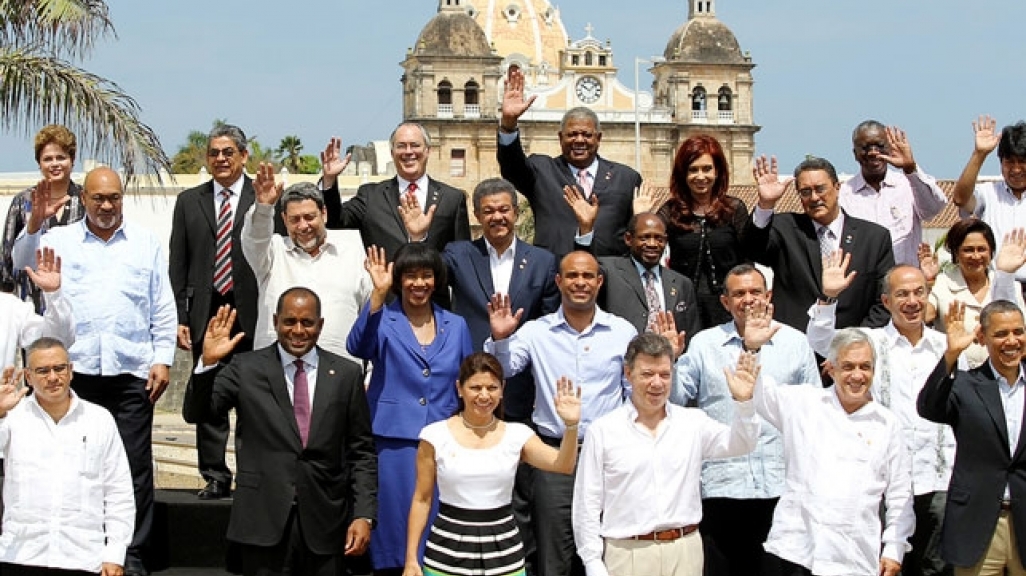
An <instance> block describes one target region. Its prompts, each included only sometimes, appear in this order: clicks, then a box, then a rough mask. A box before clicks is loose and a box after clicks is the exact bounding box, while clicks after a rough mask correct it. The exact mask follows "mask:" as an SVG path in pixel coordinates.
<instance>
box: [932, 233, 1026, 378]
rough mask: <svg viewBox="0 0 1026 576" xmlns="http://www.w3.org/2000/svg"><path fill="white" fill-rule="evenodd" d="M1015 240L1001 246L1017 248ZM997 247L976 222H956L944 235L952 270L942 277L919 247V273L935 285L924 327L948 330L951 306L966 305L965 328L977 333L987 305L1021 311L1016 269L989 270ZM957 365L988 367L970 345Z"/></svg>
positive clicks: (934, 261) (978, 346)
mask: <svg viewBox="0 0 1026 576" xmlns="http://www.w3.org/2000/svg"><path fill="white" fill-rule="evenodd" d="M1019 237H1021V230H1020V231H1019ZM1015 238H1017V237H1016V236H1015V235H1014V234H1010V235H1008V236H1006V237H1005V239H1004V242H1003V246H1005V245H1008V246H1009V247H1012V245H1016V240H1015ZM996 246H997V242H996V240H995V238H994V231H993V230H992V229H991V228H990V226H988V225H987V223H986V222H984V221H983V220H980V219H979V218H966V219H964V220H959V221H958V222H955V224H954V225H953V226H952V227H951V229H950V230H948V235H947V238H945V240H944V247H945V248H946V249H947V250H948V253H949V254H951V261H952V263H954V264H955V266H951V267H948V268H947V269H945V270H944V271H943V272H942V271H941V270H940V266H939V263H938V261H937V258H936V257H935V256H934V254H933V253H932V251H931V250H930V245H929V244H921V245H920V246H919V267H920V269H921V270H922V271H923V275H925V276H926V280H927V282H928V283H932V284H933V289H932V290H931V291H930V299H929V303H928V304H927V308H926V315H925V316H926V321H927V322H933V327H934V328H935V329H937V330H939V331H940V332H944V331H945V330H947V327H946V326H945V325H944V316H945V315H946V314H947V313H948V308H949V307H950V306H951V303H952V302H961V303H963V304H965V322H964V323H965V329H966V330H968V331H969V332H973V331H975V330H976V327H977V326H978V325H979V323H980V311H981V310H983V307H984V306H986V305H987V304H990V302H991V300H999V299H1008V300H1012V301H1013V302H1015V303H1016V304H1018V305H1019V308H1020V309H1023V308H1024V305H1023V298H1022V292H1021V291H1020V290H1019V288H1018V284H1016V282H1015V276H1014V273H1015V270H1016V269H1017V268H1018V266H1013V267H1012V268H1011V270H1010V272H1009V271H1006V272H1005V273H999V272H998V271H996V270H995V269H994V267H993V266H991V261H992V260H993V259H994V256H995V253H996ZM1019 253H1020V254H1021V253H1022V246H1019ZM1013 262H1015V260H1013ZM999 268H1000V266H999ZM1013 299H1014V300H1013ZM959 360H960V361H964V363H965V365H964V366H963V368H976V367H977V366H980V365H981V364H983V363H984V362H986V361H987V349H986V348H985V347H984V346H983V345H982V344H980V343H973V344H970V345H969V347H968V348H966V349H965V351H964V352H962V356H961V358H960V359H959Z"/></svg>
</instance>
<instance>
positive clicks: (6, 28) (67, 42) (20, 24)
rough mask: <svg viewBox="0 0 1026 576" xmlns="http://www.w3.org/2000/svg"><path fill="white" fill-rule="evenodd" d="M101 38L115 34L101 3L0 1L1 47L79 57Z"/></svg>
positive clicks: (90, 0)
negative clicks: (22, 47)
mask: <svg viewBox="0 0 1026 576" xmlns="http://www.w3.org/2000/svg"><path fill="white" fill-rule="evenodd" d="M104 36H116V33H115V31H114V24H113V22H112V21H111V20H110V16H109V12H108V9H107V3H106V2H104V1H103V0H0V45H2V46H35V47H38V48H39V49H41V50H42V51H44V52H47V53H49V54H52V55H54V56H67V57H70V58H81V57H83V56H85V55H86V54H88V53H89V52H90V51H91V50H92V48H93V44H94V42H95V41H96V40H98V39H100V38H102V37H104Z"/></svg>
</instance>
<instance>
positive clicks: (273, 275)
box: [242, 163, 373, 360]
mask: <svg viewBox="0 0 1026 576" xmlns="http://www.w3.org/2000/svg"><path fill="white" fill-rule="evenodd" d="M253 188H254V190H255V192H256V204H254V205H253V207H252V208H250V210H249V212H247V213H246V217H245V222H243V225H242V253H243V254H245V256H246V260H247V261H248V262H249V264H250V266H252V267H253V272H254V274H255V275H256V279H257V284H258V285H259V286H260V298H259V300H258V302H259V304H258V306H257V310H258V312H257V322H256V333H255V334H254V335H253V348H254V349H260V348H265V347H267V346H270V345H271V344H273V343H274V342H275V341H276V340H277V333H276V332H275V329H274V321H273V315H272V311H273V310H274V309H275V306H276V305H277V302H278V297H279V296H281V294H282V293H284V292H285V291H286V290H288V289H289V288H292V287H295V286H304V287H306V288H309V289H311V290H313V291H314V292H316V293H318V294H327V295H330V297H327V298H325V299H324V301H323V306H324V313H323V315H322V318H324V330H323V331H322V332H321V334H320V340H319V341H318V344H319V345H320V346H322V347H324V348H325V349H326V350H329V351H331V352H332V353H334V354H338V355H340V356H344V357H346V358H348V359H350V360H354V359H353V357H352V356H351V355H350V354H349V352H348V351H347V350H346V337H348V336H349V330H350V328H352V326H353V323H354V322H356V318H357V316H359V315H360V307H361V306H363V303H364V302H366V301H367V299H368V298H369V297H370V293H371V290H372V288H373V287H372V285H371V281H370V277H369V276H368V275H367V272H366V271H365V270H364V268H363V261H364V259H365V258H366V254H365V253H364V251H363V244H362V243H361V242H360V236H359V234H358V233H357V232H355V231H349V230H328V229H327V228H326V227H325V222H326V218H327V210H326V209H325V204H324V197H323V196H322V194H321V191H320V190H318V189H317V185H316V184H313V183H310V182H300V183H298V184H293V185H292V186H289V187H288V188H286V189H285V190H284V192H282V189H281V186H280V185H276V184H275V182H274V168H273V166H271V165H270V164H268V163H262V164H261V165H260V168H259V170H258V172H257V177H256V180H254V182H253ZM279 197H280V198H281V200H280V204H281V209H282V219H283V220H284V223H285V228H286V230H287V231H288V237H282V236H279V235H276V234H275V233H274V214H275V203H277V202H279Z"/></svg>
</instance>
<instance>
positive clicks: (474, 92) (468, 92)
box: [463, 80, 481, 104]
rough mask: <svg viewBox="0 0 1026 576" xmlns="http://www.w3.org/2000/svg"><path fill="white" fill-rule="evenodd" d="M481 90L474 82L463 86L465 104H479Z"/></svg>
mask: <svg viewBox="0 0 1026 576" xmlns="http://www.w3.org/2000/svg"><path fill="white" fill-rule="evenodd" d="M480 93H481V88H480V87H479V86H478V85H477V82H474V81H473V80H471V81H469V82H467V83H466V84H464V85H463V102H464V103H466V104H477V103H478V96H479V94H480Z"/></svg>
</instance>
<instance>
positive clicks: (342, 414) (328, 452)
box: [186, 343, 377, 555]
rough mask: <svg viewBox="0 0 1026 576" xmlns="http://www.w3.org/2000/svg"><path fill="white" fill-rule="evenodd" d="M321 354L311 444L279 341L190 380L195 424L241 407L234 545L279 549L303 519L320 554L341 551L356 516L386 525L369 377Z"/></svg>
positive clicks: (307, 537)
mask: <svg viewBox="0 0 1026 576" xmlns="http://www.w3.org/2000/svg"><path fill="white" fill-rule="evenodd" d="M317 353H318V366H317V381H316V388H315V390H314V398H313V403H312V405H311V412H310V434H309V439H308V441H307V445H306V447H305V448H304V447H303V445H302V441H301V440H300V436H299V427H298V425H297V424H296V418H295V415H294V411H293V406H292V399H291V397H290V395H289V391H288V388H287V385H286V381H285V374H284V371H283V368H282V364H281V359H280V356H279V352H278V345H277V343H275V344H272V345H271V346H268V347H266V348H262V349H260V350H256V351H253V352H247V353H243V354H239V355H236V356H235V358H233V359H232V361H231V363H229V364H228V366H226V367H224V368H215V369H212V370H209V371H207V372H204V373H202V374H197V375H195V376H194V377H193V378H192V380H191V382H190V384H189V388H188V391H187V394H186V405H187V407H188V408H189V410H188V412H187V416H188V417H189V418H190V420H206V419H210V418H214V417H219V416H224V415H226V414H227V413H228V411H229V410H231V409H233V408H234V409H235V411H236V415H237V419H238V422H237V428H236V434H235V444H236V450H237V452H236V455H237V458H238V475H237V478H236V483H237V486H238V487H237V489H236V491H235V495H234V501H233V502H232V513H231V519H230V521H229V524H228V539H229V540H232V541H234V542H239V543H241V544H243V545H248V546H256V547H272V546H276V545H278V544H279V543H280V542H281V541H282V539H283V538H284V537H285V531H286V527H287V525H288V523H289V521H290V516H291V515H292V514H293V513H294V514H295V518H294V521H296V522H298V523H299V526H300V531H301V533H302V536H303V540H304V544H305V546H306V547H307V548H308V549H309V550H310V551H311V552H313V553H314V554H320V555H337V554H341V553H342V552H343V550H344V548H345V542H346V530H347V528H348V526H349V524H350V523H351V522H352V520H353V519H354V518H367V519H370V520H372V521H373V520H376V519H377V456H376V455H375V452H374V440H373V436H372V434H371V426H370V411H369V409H368V407H367V398H366V396H365V394H364V389H363V371H362V370H361V369H360V367H359V366H358V365H357V364H356V363H354V362H352V361H349V360H346V359H344V358H342V357H341V356H337V355H335V354H332V353H330V352H328V351H326V350H323V349H321V348H318V349H317ZM293 507H294V508H295V510H294V512H293Z"/></svg>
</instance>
